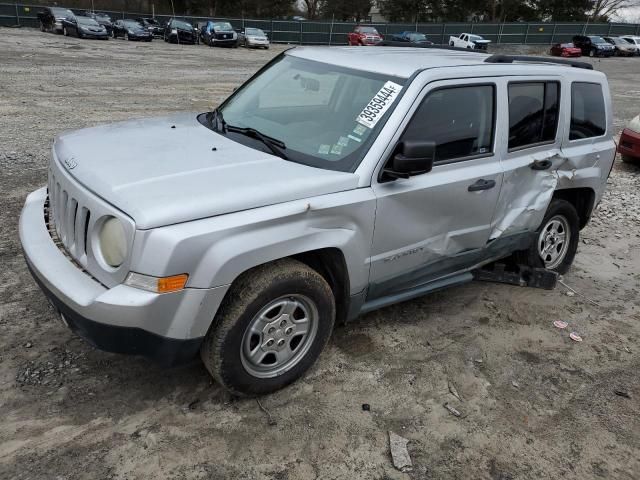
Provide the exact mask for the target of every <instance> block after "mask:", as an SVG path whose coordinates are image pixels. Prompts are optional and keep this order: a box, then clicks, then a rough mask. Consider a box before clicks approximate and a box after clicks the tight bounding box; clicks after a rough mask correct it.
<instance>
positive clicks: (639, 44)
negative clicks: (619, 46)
mask: <svg viewBox="0 0 640 480" xmlns="http://www.w3.org/2000/svg"><path fill="white" fill-rule="evenodd" d="M620 38H622V39H623V40H625V41H627V42H629V43H631V44H633V45H635V46H636V52H637V54H638V55H640V37H639V36H635V35H624V36H622V37H620Z"/></svg>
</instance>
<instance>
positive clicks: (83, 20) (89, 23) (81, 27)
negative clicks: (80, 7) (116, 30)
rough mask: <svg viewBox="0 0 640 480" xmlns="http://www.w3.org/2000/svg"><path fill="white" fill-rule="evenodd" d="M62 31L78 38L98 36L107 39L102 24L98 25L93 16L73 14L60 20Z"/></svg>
mask: <svg viewBox="0 0 640 480" xmlns="http://www.w3.org/2000/svg"><path fill="white" fill-rule="evenodd" d="M62 33H63V34H64V35H65V36H69V35H73V36H74V37H78V38H98V39H100V40H109V34H108V33H107V29H106V28H105V27H104V25H100V24H99V23H98V22H96V21H95V20H94V19H93V18H89V17H84V16H82V15H75V16H73V17H69V18H65V19H64V20H63V21H62Z"/></svg>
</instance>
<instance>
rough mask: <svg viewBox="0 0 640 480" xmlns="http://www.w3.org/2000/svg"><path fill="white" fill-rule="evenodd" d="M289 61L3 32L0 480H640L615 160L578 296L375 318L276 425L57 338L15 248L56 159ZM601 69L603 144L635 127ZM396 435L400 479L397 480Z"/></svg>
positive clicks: (456, 305) (271, 399) (635, 92)
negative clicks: (95, 136)
mask: <svg viewBox="0 0 640 480" xmlns="http://www.w3.org/2000/svg"><path fill="white" fill-rule="evenodd" d="M282 50H283V47H279V46H277V47H274V48H272V49H271V50H269V51H247V50H245V49H237V50H225V49H210V48H208V47H205V46H202V45H201V46H178V45H167V44H165V43H164V42H162V41H154V42H153V43H151V44H140V43H133V42H125V41H123V40H117V41H114V40H110V41H108V42H100V41H87V40H78V39H72V38H64V37H62V36H55V35H52V34H44V33H40V32H37V31H35V30H27V29H24V30H12V29H6V28H4V29H0V139H1V140H0V172H1V173H0V192H1V196H0V264H1V265H2V268H1V269H0V478H2V479H5V478H16V479H27V478H28V479H40V478H42V479H53V478H55V479H102V478H109V479H143V478H176V479H231V478H233V479H236V478H237V479H278V480H286V479H423V478H424V479H426V478H433V479H436V478H437V479H448V478H486V479H494V480H498V479H501V480H507V479H521V478H530V479H542V478H545V479H558V478H576V479H585V478H616V479H634V478H635V479H637V478H640V401H639V399H640V373H639V372H640V355H639V354H640V343H639V341H640V309H639V307H640V296H639V292H640V286H639V280H640V268H639V267H640V228H639V227H640V193H639V191H640V169H639V168H637V167H632V166H629V165H626V164H622V163H621V162H620V161H619V160H618V161H617V162H616V165H615V167H614V170H613V174H612V176H611V179H610V182H609V186H608V192H607V194H606V195H605V198H604V200H603V202H602V203H601V205H600V207H599V209H598V211H597V212H596V213H595V217H594V219H593V221H592V223H591V224H590V225H589V226H588V227H587V228H586V229H585V230H584V231H583V232H582V238H583V240H581V243H580V247H579V251H578V255H577V258H576V262H575V265H574V267H573V269H572V270H571V271H570V273H569V274H567V275H566V276H565V278H564V283H566V285H569V286H570V287H572V288H573V289H575V290H576V291H577V292H579V294H577V295H573V296H570V295H568V294H567V292H568V290H567V288H565V287H564V286H559V287H558V288H557V289H556V290H554V291H544V290H533V289H524V288H517V287H510V286H506V285H498V284H488V283H471V284H467V285H465V286H462V287H458V288H454V289H451V290H448V291H444V292H441V293H436V294H433V295H430V296H427V297H424V298H420V299H418V300H414V301H410V302H406V303H403V304H400V305H396V306H393V307H389V308H385V309H383V310H380V311H378V312H375V313H371V314H368V315H366V316H364V317H363V318H361V319H360V320H359V321H357V322H356V323H353V324H349V325H347V326H344V327H339V328H337V329H336V331H335V333H334V335H333V337H332V340H331V342H330V344H329V345H328V348H327V349H326V351H325V353H324V354H323V355H322V357H321V359H320V361H319V362H318V363H317V365H316V366H315V367H314V368H313V369H312V371H311V372H310V373H309V374H308V375H307V376H306V377H305V378H303V379H302V380H301V381H299V382H297V383H296V384H294V385H292V386H291V387H289V388H287V389H285V390H283V391H281V392H278V393H276V394H274V395H270V396H268V397H264V398H262V400H261V403H262V406H263V407H264V408H265V409H266V410H267V411H268V412H269V413H270V415H271V416H272V418H273V422H271V423H272V424H271V425H270V422H269V418H268V415H267V414H266V413H265V411H263V410H261V408H260V407H259V405H258V404H257V402H256V400H245V399H243V400H238V399H235V398H231V397H230V396H229V395H228V394H227V393H225V392H224V391H223V390H222V389H221V388H220V387H219V386H217V385H215V384H213V383H212V381H211V380H210V378H209V377H208V375H207V373H206V371H205V369H204V368H203V367H202V366H201V365H200V364H199V363H194V364H193V365H188V366H184V367H180V368H176V369H172V370H165V369H161V368H159V367H157V366H156V365H154V364H152V363H150V362H148V361H146V360H144V359H140V358H134V357H127V356H119V355H114V354H108V353H104V352H101V351H97V350H94V349H93V348H91V347H90V346H88V345H87V344H86V343H85V342H84V341H83V340H81V339H79V338H77V337H76V336H75V335H74V334H72V333H71V332H70V331H68V330H67V329H66V328H65V327H64V326H63V325H62V323H61V322H60V321H59V320H58V318H57V317H56V316H55V315H54V313H53V311H52V310H51V309H50V307H49V306H48V303H47V301H46V300H45V298H44V296H43V295H42V294H41V292H40V291H39V290H38V288H37V286H36V284H35V283H34V281H33V280H32V279H31V277H30V275H29V273H28V271H27V269H26V267H25V264H24V261H23V258H22V254H21V250H20V244H19V241H18V233H17V222H18V216H19V213H20V209H21V208H22V204H23V202H24V199H25V196H26V195H27V193H28V192H30V191H32V190H34V189H36V188H38V187H40V186H41V185H43V184H44V183H45V181H46V169H47V162H48V159H49V149H50V147H51V143H52V139H53V137H54V136H55V135H57V134H59V133H60V132H62V131H64V130H68V129H77V128H81V127H87V126H90V125H95V124H99V123H104V122H113V121H118V120H124V119H127V118H132V117H143V116H155V115H162V114H167V113H170V112H175V111H183V110H196V111H205V110H209V109H211V107H212V106H214V105H216V104H217V103H218V102H219V101H220V100H222V99H223V98H224V97H225V96H226V95H227V94H229V93H230V92H231V91H232V89H233V87H235V86H237V85H239V84H240V83H241V82H242V81H243V80H244V79H246V78H247V77H248V76H249V75H250V74H251V73H252V72H254V71H255V70H257V69H258V68H259V67H260V66H261V65H262V64H264V63H265V62H266V61H267V60H268V59H269V58H271V57H272V56H274V55H275V54H277V53H278V52H280V51H282ZM594 63H595V64H596V68H597V69H600V70H603V71H605V72H606V73H607V74H608V75H609V79H610V84H611V88H612V92H613V100H614V105H615V128H616V132H617V131H619V130H621V128H622V127H623V125H624V124H625V122H627V121H628V120H629V119H631V118H632V117H633V116H635V115H637V114H638V113H640V89H639V88H640V87H639V86H638V77H639V75H640V58H632V59H616V58H612V59H603V60H601V61H599V60H595V61H594ZM558 319H559V320H564V321H567V322H569V324H570V329H571V330H576V331H578V332H579V333H580V334H581V335H582V336H583V338H584V341H583V342H582V343H575V342H573V341H572V340H570V339H569V336H568V333H569V331H562V330H558V329H557V328H554V326H553V325H552V322H553V321H554V320H558ZM449 384H453V385H454V386H455V388H456V389H457V391H458V392H459V394H460V397H461V400H459V399H457V398H456V397H454V396H453V395H452V394H451V393H450V391H449ZM615 391H618V394H616V393H615ZM624 395H627V396H624ZM445 402H448V403H449V404H450V405H451V406H453V407H455V408H456V409H458V410H459V411H460V412H461V413H462V417H460V418H457V417H455V416H453V415H451V414H450V413H449V412H448V411H447V410H446V409H445V408H444V407H443V404H444V403H445ZM365 403H366V404H369V405H370V411H364V410H363V407H362V405H363V404H365ZM273 423H275V424H273ZM389 431H393V432H396V433H398V434H399V435H402V436H403V437H405V438H407V439H409V440H410V442H409V445H408V448H409V453H410V455H411V458H412V460H413V463H414V468H413V471H412V472H410V473H400V472H399V471H397V470H395V469H394V467H393V466H392V463H391V459H390V455H389V443H388V432H389Z"/></svg>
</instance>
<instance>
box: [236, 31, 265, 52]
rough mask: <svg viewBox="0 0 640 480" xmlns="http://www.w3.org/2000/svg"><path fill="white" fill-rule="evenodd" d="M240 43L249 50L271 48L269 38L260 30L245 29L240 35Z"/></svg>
mask: <svg viewBox="0 0 640 480" xmlns="http://www.w3.org/2000/svg"><path fill="white" fill-rule="evenodd" d="M238 43H240V44H241V45H244V46H245V47H247V48H251V47H255V48H269V37H267V34H266V33H264V32H263V31H262V30H260V29H259V28H245V29H244V30H243V31H241V32H240V34H239V35H238Z"/></svg>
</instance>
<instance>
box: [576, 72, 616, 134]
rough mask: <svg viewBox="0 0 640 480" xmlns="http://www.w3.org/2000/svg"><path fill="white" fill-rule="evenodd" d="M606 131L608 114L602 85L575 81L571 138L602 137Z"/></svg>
mask: <svg viewBox="0 0 640 480" xmlns="http://www.w3.org/2000/svg"><path fill="white" fill-rule="evenodd" d="M606 131H607V115H606V111H605V106H604V96H603V94H602V86H601V85H600V84H599V83H583V82H575V83H573V84H572V85H571V126H570V127H569V140H580V139H582V138H591V137H600V136H602V135H604V134H605V132H606Z"/></svg>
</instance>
